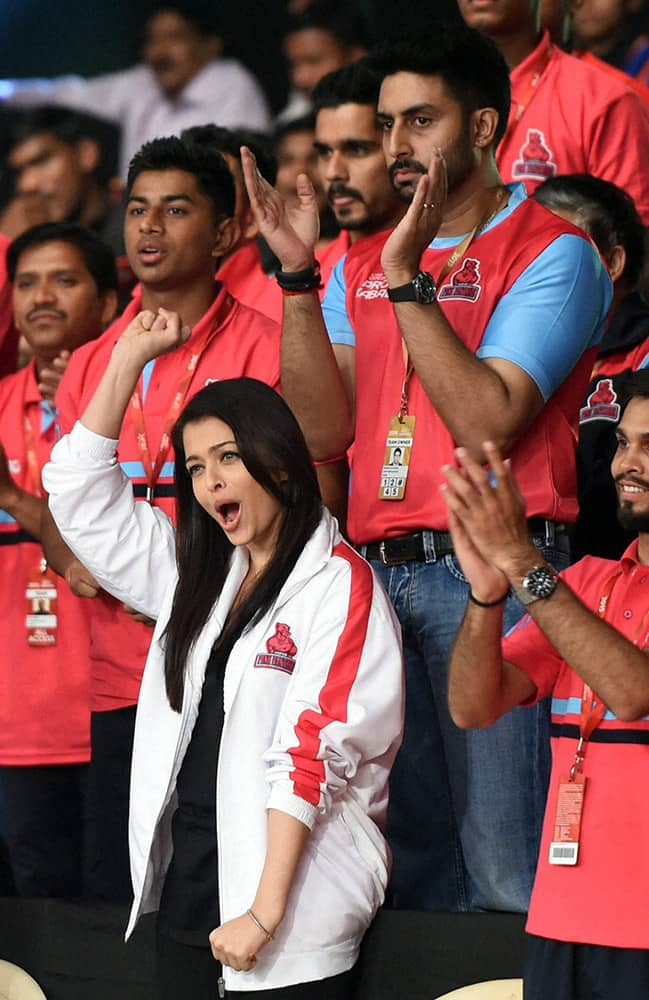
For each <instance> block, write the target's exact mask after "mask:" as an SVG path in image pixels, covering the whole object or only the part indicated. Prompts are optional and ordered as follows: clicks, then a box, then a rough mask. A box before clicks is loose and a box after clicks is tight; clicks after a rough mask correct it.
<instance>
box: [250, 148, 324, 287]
mask: <svg viewBox="0 0 649 1000" xmlns="http://www.w3.org/2000/svg"><path fill="white" fill-rule="evenodd" d="M241 166H242V169H243V177H244V180H245V183H246V190H247V192H248V198H249V200H250V207H251V208H252V211H253V213H254V216H255V221H256V222H257V225H258V227H259V232H260V233H261V235H262V236H263V238H264V239H265V240H266V242H267V243H268V246H269V247H270V249H271V250H272V251H273V253H274V254H275V256H276V257H277V258H278V259H279V261H280V263H281V265H282V270H283V271H301V270H303V269H305V268H307V267H310V266H311V265H312V264H313V252H314V247H315V245H316V243H317V241H318V236H319V233H320V217H319V215H318V205H317V202H316V197H315V192H314V190H313V184H312V183H311V181H310V180H309V178H308V177H307V175H306V174H298V178H297V205H296V206H295V207H293V206H291V205H289V203H288V202H287V200H286V198H284V196H283V195H281V194H280V193H279V191H278V190H277V189H276V188H274V187H273V186H272V185H271V184H269V183H268V181H267V180H265V178H264V177H262V175H261V174H260V173H259V170H258V169H257V161H256V160H255V157H254V155H253V154H252V153H251V152H250V150H249V149H248V147H247V146H242V147H241Z"/></svg>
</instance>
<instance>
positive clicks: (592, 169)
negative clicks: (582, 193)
mask: <svg viewBox="0 0 649 1000" xmlns="http://www.w3.org/2000/svg"><path fill="white" fill-rule="evenodd" d="M511 84H512V108H511V113H510V117H509V123H508V126H507V132H506V133H505V137H504V138H503V140H502V142H501V143H500V146H499V147H498V152H497V161H498V169H499V171H500V175H501V177H502V178H503V180H504V181H505V182H508V181H523V182H524V183H525V185H526V186H527V189H528V191H533V190H534V189H535V188H537V187H538V185H539V184H541V182H542V181H544V180H546V179H547V178H548V177H554V176H556V175H558V174H574V173H578V174H592V175H593V176H594V177H601V178H602V179H603V180H607V181H612V182H613V183H614V184H617V185H618V187H621V188H623V190H625V191H626V192H627V193H628V194H630V195H631V197H632V198H633V200H634V201H635V204H636V208H637V209H638V212H639V214H640V216H641V218H642V220H643V222H644V224H645V225H649V173H648V172H647V169H646V164H647V163H648V162H649V112H648V111H647V109H646V108H645V107H644V105H643V104H642V101H641V100H640V98H639V97H638V96H637V94H634V93H633V91H632V90H631V89H630V88H629V86H628V85H627V84H626V83H624V82H623V81H621V80H617V79H614V78H613V77H612V76H610V75H609V74H605V73H602V72H601V70H600V69H599V68H596V67H594V66H591V65H588V63H586V62H583V61H581V60H579V59H575V58H573V57H572V56H569V55H567V53H565V52H562V51H561V49H559V48H557V46H556V45H553V44H552V43H551V42H550V39H549V35H548V33H547V32H545V33H544V34H543V37H542V39H541V41H540V42H539V44H538V45H537V47H536V48H535V49H534V51H533V52H532V53H530V55H529V56H528V57H527V58H526V59H524V60H523V62H522V63H520V64H519V65H518V66H516V67H515V69H514V70H512V74H511Z"/></svg>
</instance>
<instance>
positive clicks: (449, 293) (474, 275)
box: [437, 257, 482, 302]
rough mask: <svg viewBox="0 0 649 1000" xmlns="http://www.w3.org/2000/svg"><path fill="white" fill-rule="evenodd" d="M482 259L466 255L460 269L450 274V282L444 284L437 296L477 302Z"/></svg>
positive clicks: (480, 288) (440, 298)
mask: <svg viewBox="0 0 649 1000" xmlns="http://www.w3.org/2000/svg"><path fill="white" fill-rule="evenodd" d="M481 291H482V286H481V284H480V261H479V260H476V259H475V257H465V258H464V260H463V261H462V263H461V265H460V268H459V270H457V271H454V272H453V274H451V275H450V278H449V281H448V284H446V285H442V287H441V288H440V290H439V292H438V293H437V298H438V300H439V301H441V300H442V299H464V300H465V301H466V302H477V301H478V299H479V298H480V292H481Z"/></svg>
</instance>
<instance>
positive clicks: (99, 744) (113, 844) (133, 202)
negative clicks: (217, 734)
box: [48, 137, 279, 899]
mask: <svg viewBox="0 0 649 1000" xmlns="http://www.w3.org/2000/svg"><path fill="white" fill-rule="evenodd" d="M127 198H128V201H127V212H126V219H125V226H124V236H125V243H126V249H127V254H128V257H129V260H130V263H131V266H132V268H133V271H134V272H135V274H136V276H137V278H138V280H139V282H140V286H141V291H140V294H139V295H136V296H135V297H134V298H133V300H132V302H131V303H130V305H129V306H128V308H127V309H126V310H125V311H124V313H123V314H122V315H121V316H120V317H119V319H117V320H116V321H115V323H113V325H112V326H111V327H110V328H109V330H107V331H106V333H105V334H104V336H103V337H102V338H101V339H100V340H99V341H98V342H97V343H96V344H92V345H89V346H88V347H86V348H84V349H83V350H82V351H80V352H79V353H78V354H76V355H75V357H74V358H73V359H72V363H71V364H70V366H69V367H68V370H67V371H66V374H65V376H64V378H63V380H62V382H61V385H60V388H59V391H58V394H57V403H58V406H59V409H60V414H61V417H60V420H61V429H62V431H63V433H65V432H67V431H69V430H70V429H71V428H72V426H73V424H74V422H75V420H76V419H77V418H78V417H79V416H80V415H81V413H82V412H83V410H84V408H85V406H86V404H87V402H88V400H89V399H90V397H91V396H92V394H93V393H94V390H95V389H96V387H97V384H98V382H99V379H100V377H101V375H102V373H103V371H104V368H105V366H106V362H107V358H108V357H109V355H110V353H111V351H112V349H113V345H114V344H115V341H116V340H117V339H118V337H119V335H120V334H121V333H122V331H123V330H124V328H125V327H126V326H127V325H128V323H129V322H130V321H131V319H132V318H133V317H134V316H135V315H137V313H138V312H140V310H142V309H151V310H153V311H154V312H155V311H157V309H158V308H160V307H163V308H166V309H171V310H173V311H175V312H178V313H179V314H180V316H181V317H182V320H183V322H184V323H185V324H186V325H188V326H190V327H191V328H192V335H191V337H190V339H189V340H188V341H187V343H186V344H185V345H183V346H182V347H180V348H178V350H176V351H174V352H172V353H171V354H168V355H165V356H164V357H162V358H159V359H157V360H156V361H155V363H154V364H152V365H150V366H147V368H146V369H145V371H144V373H143V376H142V380H141V383H140V385H139V387H138V392H137V393H136V394H135V395H134V397H133V400H132V404H131V406H130V407H129V410H128V413H127V416H126V419H125V420H124V423H123V425H122V433H121V435H120V439H119V448H118V455H119V461H120V463H121V465H122V468H123V469H124V470H125V472H126V473H127V474H128V476H129V477H130V478H131V480H132V482H133V489H134V492H135V495H136V497H138V498H140V499H145V500H148V501H149V502H151V503H154V504H155V505H156V506H159V507H161V508H162V509H163V510H165V511H166V512H167V513H169V514H170V515H172V514H173V507H174V504H173V496H174V483H173V455H172V454H171V451H170V442H169V439H168V433H169V431H170V429H171V426H172V424H173V423H174V421H175V419H176V418H177V416H178V414H179V413H180V410H181V409H182V405H183V403H184V402H185V400H187V399H188V398H189V397H190V396H191V395H193V394H194V393H195V392H197V391H198V390H199V389H200V388H202V386H204V385H205V384H206V383H207V382H209V381H211V380H214V379H222V378H232V377H235V376H240V375H247V376H250V377H252V378H258V379H260V380H262V381H264V382H267V383H268V384H269V385H271V386H273V387H275V388H277V387H278V386H279V327H278V326H277V324H275V323H273V322H272V320H270V319H267V318H266V317H265V316H262V315H261V314H260V313H257V312H255V311H254V310H252V309H249V308H247V307H246V306H243V305H242V304H241V303H239V302H237V301H236V300H235V299H233V298H232V297H231V296H230V294H229V293H228V291H227V290H226V289H225V288H224V286H223V285H222V284H221V283H219V282H216V281H215V280H214V272H215V269H216V265H217V262H218V260H219V258H220V257H222V256H223V255H224V254H226V253H227V252H228V250H229V249H230V248H231V246H232V245H233V243H234V241H235V240H236V236H237V232H236V227H235V226H234V224H233V213H234V185H233V181H232V177H231V174H230V171H229V170H228V167H227V165H226V163H225V161H224V159H223V158H222V157H221V156H220V154H219V153H217V152H215V151H213V150H210V149H208V148H206V147H199V146H197V145H196V144H195V143H194V144H193V143H190V142H186V141H183V140H181V139H179V138H176V137H172V138H166V139H155V140H153V141H152V142H151V143H147V144H146V145H145V146H144V147H143V148H142V149H141V150H140V152H139V153H138V154H137V155H136V156H135V157H134V158H133V160H132V162H131V167H130V170H129V179H128V185H127ZM52 527H53V522H52V520H51V517H50V518H49V531H51V529H52ZM54 530H55V529H54ZM56 535H58V533H56ZM49 537H50V536H49V534H48V538H49ZM54 565H55V568H56V569H57V571H58V572H60V573H63V574H65V573H66V571H67V567H66V566H65V565H62V564H61V563H60V562H59V563H54ZM91 637H92V685H91V699H92V700H91V707H92V722H91V727H92V728H91V739H92V755H93V756H92V765H91V771H90V796H91V807H92V808H93V809H94V813H95V815H96V816H97V818H98V820H97V826H98V832H99V835H100V840H99V842H98V848H97V859H96V870H95V873H94V874H95V879H94V892H95V894H96V895H98V896H100V897H102V898H108V899H124V898H127V897H128V895H129V894H130V877H129V867H128V849H127V808H128V778H129V766H130V752H131V743H132V734H133V725H134V721H135V704H136V702H137V697H138V692H139V687H140V680H141V676H142V670H143V667H144V661H145V658H146V654H147V651H148V647H149V642H150V638H151V633H150V630H149V629H148V628H147V626H146V625H145V624H143V623H141V622H139V621H134V620H133V619H132V618H131V617H130V616H129V614H128V613H127V612H126V611H125V610H124V609H123V608H122V606H121V605H119V604H118V603H117V602H116V601H115V600H113V599H112V598H111V597H109V595H107V594H105V593H103V592H102V593H101V594H100V595H99V596H98V597H97V599H96V600H95V601H93V609H92V618H91Z"/></svg>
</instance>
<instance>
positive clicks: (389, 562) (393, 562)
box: [379, 541, 404, 566]
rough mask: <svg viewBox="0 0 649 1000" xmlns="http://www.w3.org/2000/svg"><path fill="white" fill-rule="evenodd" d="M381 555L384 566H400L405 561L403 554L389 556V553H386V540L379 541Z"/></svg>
mask: <svg viewBox="0 0 649 1000" xmlns="http://www.w3.org/2000/svg"><path fill="white" fill-rule="evenodd" d="M379 556H380V558H381V562H382V564H383V565H384V566H398V564H399V563H402V562H403V561H404V560H403V556H396V557H395V556H388V555H386V554H385V542H384V541H383V542H379Z"/></svg>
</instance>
